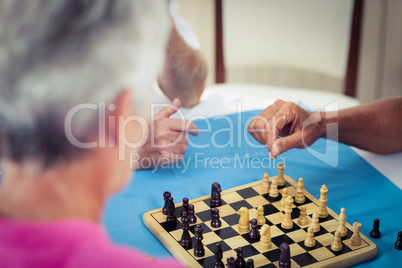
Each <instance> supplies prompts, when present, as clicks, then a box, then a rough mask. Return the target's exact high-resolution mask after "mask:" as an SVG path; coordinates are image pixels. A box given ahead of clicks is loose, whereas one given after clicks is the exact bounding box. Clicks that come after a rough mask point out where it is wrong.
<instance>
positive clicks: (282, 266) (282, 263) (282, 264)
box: [279, 243, 291, 268]
mask: <svg viewBox="0 0 402 268" xmlns="http://www.w3.org/2000/svg"><path fill="white" fill-rule="evenodd" d="M279 249H280V250H282V252H281V255H280V256H279V268H290V264H291V260H290V248H289V245H288V244H287V243H282V244H281V245H280V246H279Z"/></svg>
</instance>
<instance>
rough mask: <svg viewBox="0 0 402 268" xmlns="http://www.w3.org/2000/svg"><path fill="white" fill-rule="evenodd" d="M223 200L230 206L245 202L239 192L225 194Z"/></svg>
mask: <svg viewBox="0 0 402 268" xmlns="http://www.w3.org/2000/svg"><path fill="white" fill-rule="evenodd" d="M221 199H222V200H225V202H226V203H228V204H230V203H234V202H238V201H241V200H244V198H243V197H241V196H240V195H239V194H238V193H237V192H231V193H227V194H224V195H222V197H221Z"/></svg>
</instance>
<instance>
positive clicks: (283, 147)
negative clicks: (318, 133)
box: [270, 132, 302, 159]
mask: <svg viewBox="0 0 402 268" xmlns="http://www.w3.org/2000/svg"><path fill="white" fill-rule="evenodd" d="M301 143H302V135H301V133H300V132H295V133H293V134H291V135H289V136H286V137H282V138H278V139H276V140H275V141H274V143H273V144H272V150H271V153H270V154H271V155H272V157H273V159H275V157H277V156H278V155H280V154H282V153H284V152H286V151H288V150H290V149H293V148H299V147H300V144H301Z"/></svg>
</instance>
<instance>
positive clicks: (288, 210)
mask: <svg viewBox="0 0 402 268" xmlns="http://www.w3.org/2000/svg"><path fill="white" fill-rule="evenodd" d="M292 205H293V198H292V197H290V196H288V197H287V198H286V204H285V217H284V218H283V221H282V223H281V227H282V228H283V229H292V227H293V221H292Z"/></svg>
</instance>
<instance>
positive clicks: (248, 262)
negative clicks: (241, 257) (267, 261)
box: [247, 259, 254, 268]
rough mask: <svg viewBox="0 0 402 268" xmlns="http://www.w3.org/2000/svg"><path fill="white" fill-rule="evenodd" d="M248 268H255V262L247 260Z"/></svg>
mask: <svg viewBox="0 0 402 268" xmlns="http://www.w3.org/2000/svg"><path fill="white" fill-rule="evenodd" d="M247 268H254V261H253V259H248V260H247Z"/></svg>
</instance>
